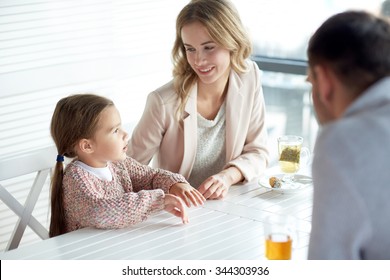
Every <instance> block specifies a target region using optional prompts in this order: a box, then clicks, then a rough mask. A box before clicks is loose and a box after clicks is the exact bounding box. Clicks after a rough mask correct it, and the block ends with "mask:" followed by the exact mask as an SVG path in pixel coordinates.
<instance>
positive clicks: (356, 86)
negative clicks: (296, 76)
mask: <svg viewBox="0 0 390 280" xmlns="http://www.w3.org/2000/svg"><path fill="white" fill-rule="evenodd" d="M307 53H308V58H309V65H310V66H311V67H312V66H315V65H317V64H324V65H327V66H329V67H330V68H331V69H332V71H333V72H334V73H335V75H337V77H338V79H339V80H340V81H341V82H342V83H343V84H344V85H345V86H347V87H349V88H350V89H351V92H355V93H356V94H360V93H362V92H363V91H364V90H365V89H367V88H368V87H369V86H370V85H372V84H373V83H375V82H376V81H378V80H380V79H382V78H384V77H386V76H389V75H390V24H389V22H387V21H386V20H384V19H383V18H380V17H377V16H374V15H372V14H370V13H367V12H363V11H346V12H343V13H339V14H336V15H334V16H332V17H330V18H329V19H327V20H326V21H325V22H324V23H323V24H322V25H321V26H320V27H319V28H318V29H317V31H316V32H315V33H314V35H313V36H312V37H311V39H310V41H309V46H308V51H307Z"/></svg>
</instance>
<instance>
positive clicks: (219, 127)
mask: <svg viewBox="0 0 390 280" xmlns="http://www.w3.org/2000/svg"><path fill="white" fill-rule="evenodd" d="M225 107H226V106H225V102H224V103H223V104H222V106H221V108H220V109H219V111H218V114H217V116H216V117H215V119H214V120H207V119H205V118H204V117H203V116H202V115H200V114H199V113H198V118H197V119H198V133H197V147H196V156H195V162H194V166H193V168H192V171H191V174H190V177H189V179H188V182H189V183H190V184H191V186H193V187H194V188H198V187H199V185H200V184H201V183H203V181H204V180H205V179H207V178H208V177H210V176H211V175H214V174H216V173H218V172H220V171H221V170H222V169H223V167H224V165H225V164H226V141H225V138H226V133H225V126H226V125H225V124H226V117H225V112H226V109H225Z"/></svg>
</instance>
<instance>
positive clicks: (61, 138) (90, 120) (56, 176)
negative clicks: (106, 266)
mask: <svg viewBox="0 0 390 280" xmlns="http://www.w3.org/2000/svg"><path fill="white" fill-rule="evenodd" d="M113 105H114V103H113V102H112V101H111V100H109V99H107V98H105V97H102V96H98V95H94V94H77V95H71V96H68V97H65V98H62V99H61V100H60V101H58V103H57V105H56V108H55V110H54V113H53V116H52V119H51V125H50V132H51V136H52V138H53V140H54V143H55V144H56V147H57V152H58V155H59V156H60V157H61V156H62V157H63V156H66V157H69V158H74V157H76V151H75V147H76V145H77V143H78V142H79V141H80V140H81V139H84V138H85V139H91V138H93V137H94V135H95V132H96V128H97V125H98V122H99V118H100V114H101V112H102V111H103V110H104V109H106V108H107V107H109V106H113ZM53 160H54V159H53ZM63 175H64V167H63V163H62V161H61V160H60V161H59V160H57V164H56V166H55V168H54V172H53V177H52V180H51V190H50V194H51V218H50V229H49V236H50V237H53V236H57V235H60V234H63V233H65V232H66V223H65V209H64V201H63V188H62V179H63Z"/></svg>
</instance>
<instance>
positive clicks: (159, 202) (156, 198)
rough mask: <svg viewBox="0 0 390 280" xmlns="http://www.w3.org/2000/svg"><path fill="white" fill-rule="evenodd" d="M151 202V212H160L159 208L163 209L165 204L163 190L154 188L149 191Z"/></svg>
mask: <svg viewBox="0 0 390 280" xmlns="http://www.w3.org/2000/svg"><path fill="white" fill-rule="evenodd" d="M150 195H151V199H152V204H151V214H154V213H157V212H160V211H161V210H164V208H165V204H164V197H165V194H164V191H163V190H161V189H156V190H153V191H151V192H150Z"/></svg>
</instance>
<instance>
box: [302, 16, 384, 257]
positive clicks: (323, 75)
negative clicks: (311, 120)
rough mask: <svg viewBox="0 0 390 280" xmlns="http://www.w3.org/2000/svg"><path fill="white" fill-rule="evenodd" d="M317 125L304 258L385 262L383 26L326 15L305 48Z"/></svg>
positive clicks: (376, 20)
mask: <svg viewBox="0 0 390 280" xmlns="http://www.w3.org/2000/svg"><path fill="white" fill-rule="evenodd" d="M307 53H308V59H309V72H308V81H309V82H310V83H311V84H312V97H313V103H314V107H315V111H316V113H317V118H318V120H319V122H320V124H321V125H322V126H321V128H320V132H319V135H318V138H317V140H316V144H315V148H314V159H313V165H312V176H313V186H314V195H313V215H312V230H311V234H310V243H309V254H308V258H309V259H390V238H389V236H390V224H389V223H388V222H387V219H388V217H390V203H389V198H390V172H389V168H388V163H389V156H390V153H389V148H388V147H389V143H390V125H389V121H390V24H389V22H388V21H386V20H384V19H383V18H380V17H377V16H374V15H372V14H370V13H367V12H363V11H346V12H343V13H339V14H336V15H334V16H332V17H330V18H329V19H328V20H326V21H325V22H324V23H323V24H322V25H321V26H320V27H319V28H318V30H317V31H316V32H315V33H314V35H313V36H312V37H311V39H310V41H309V46H308V50H307Z"/></svg>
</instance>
